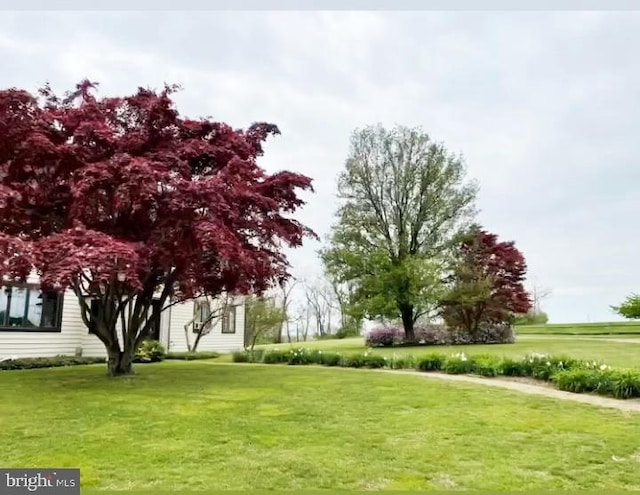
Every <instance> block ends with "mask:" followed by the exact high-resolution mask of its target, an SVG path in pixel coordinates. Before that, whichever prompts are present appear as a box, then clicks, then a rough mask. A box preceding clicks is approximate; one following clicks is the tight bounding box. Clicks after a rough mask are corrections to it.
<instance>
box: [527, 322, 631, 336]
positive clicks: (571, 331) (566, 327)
mask: <svg viewBox="0 0 640 495" xmlns="http://www.w3.org/2000/svg"><path fill="white" fill-rule="evenodd" d="M516 332H517V333H519V334H531V333H533V334H551V335H555V334H560V335H562V334H564V335H598V334H605V335H606V334H609V335H623V334H631V335H633V334H636V335H639V334H640V322H626V321H621V322H620V321H617V322H604V323H552V324H547V325H523V326H518V327H516Z"/></svg>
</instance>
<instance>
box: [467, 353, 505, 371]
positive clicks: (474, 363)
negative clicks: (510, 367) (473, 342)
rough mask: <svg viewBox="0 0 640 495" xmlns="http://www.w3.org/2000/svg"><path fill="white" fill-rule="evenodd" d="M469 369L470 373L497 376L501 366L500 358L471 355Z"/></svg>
mask: <svg viewBox="0 0 640 495" xmlns="http://www.w3.org/2000/svg"><path fill="white" fill-rule="evenodd" d="M469 360H470V361H471V369H472V373H474V374H476V375H481V376H498V375H499V374H500V373H501V371H502V368H501V366H500V364H501V360H500V358H497V357H495V356H488V355H477V356H472V357H471V358H470V359H469Z"/></svg>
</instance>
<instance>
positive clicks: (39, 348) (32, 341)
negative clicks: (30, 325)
mask: <svg viewBox="0 0 640 495" xmlns="http://www.w3.org/2000/svg"><path fill="white" fill-rule="evenodd" d="M27 282H28V283H30V284H37V283H38V278H37V276H33V275H32V276H30V277H29V278H28V279H27ZM83 330H84V331H86V327H85V325H84V323H83V322H82V318H81V317H80V306H79V304H78V300H77V298H76V296H75V294H74V293H73V292H72V291H66V292H65V293H64V296H63V300H62V325H61V331H60V332H35V331H26V332H16V331H13V330H9V331H4V330H0V358H3V357H13V356H16V357H49V356H57V355H60V354H64V355H71V356H73V355H74V354H75V352H76V349H77V348H78V347H80V346H81V336H82V332H83Z"/></svg>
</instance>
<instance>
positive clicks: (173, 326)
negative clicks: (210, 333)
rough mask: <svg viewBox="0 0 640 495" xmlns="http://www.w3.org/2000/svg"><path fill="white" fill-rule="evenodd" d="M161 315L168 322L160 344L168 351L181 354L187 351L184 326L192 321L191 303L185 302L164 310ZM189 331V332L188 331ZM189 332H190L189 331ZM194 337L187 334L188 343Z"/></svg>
mask: <svg viewBox="0 0 640 495" xmlns="http://www.w3.org/2000/svg"><path fill="white" fill-rule="evenodd" d="M162 314H163V315H164V316H165V317H166V318H167V319H168V320H169V322H170V323H169V331H168V332H167V334H168V335H167V336H166V337H165V339H166V340H164V341H163V342H162V344H163V345H165V346H166V348H167V350H168V351H173V352H182V351H186V350H187V341H186V339H185V333H184V326H185V325H186V324H187V323H189V322H190V321H191V320H192V319H193V301H186V302H183V303H180V304H176V305H175V306H171V307H170V308H167V309H165V310H164V311H163V312H162ZM189 331H190V330H189ZM190 332H191V331H190ZM193 337H194V335H193V334H192V333H189V339H190V342H193Z"/></svg>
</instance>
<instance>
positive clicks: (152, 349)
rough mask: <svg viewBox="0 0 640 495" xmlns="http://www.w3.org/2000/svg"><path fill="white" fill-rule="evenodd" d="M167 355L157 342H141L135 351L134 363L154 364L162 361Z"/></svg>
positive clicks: (149, 340)
mask: <svg viewBox="0 0 640 495" xmlns="http://www.w3.org/2000/svg"><path fill="white" fill-rule="evenodd" d="M166 354H167V351H166V350H165V348H164V346H163V345H162V344H161V343H160V342H158V341H157V340H151V339H147V340H143V341H142V343H141V344H140V347H138V350H137V351H136V355H135V358H134V359H133V361H134V362H135V363H156V362H158V361H162V360H163V359H164V358H165V356H166Z"/></svg>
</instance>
